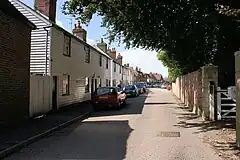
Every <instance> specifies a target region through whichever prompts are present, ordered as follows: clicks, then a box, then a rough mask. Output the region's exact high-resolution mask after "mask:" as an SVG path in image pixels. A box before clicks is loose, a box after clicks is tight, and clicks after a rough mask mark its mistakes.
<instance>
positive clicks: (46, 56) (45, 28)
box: [43, 26, 52, 75]
mask: <svg viewBox="0 0 240 160" xmlns="http://www.w3.org/2000/svg"><path fill="white" fill-rule="evenodd" d="M51 27H52V26H47V27H43V29H44V30H45V31H46V32H47V36H46V50H45V52H46V53H45V58H46V61H45V75H47V71H48V68H47V63H48V36H49V31H48V30H47V28H51Z"/></svg>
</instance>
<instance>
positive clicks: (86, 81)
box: [85, 77, 90, 93]
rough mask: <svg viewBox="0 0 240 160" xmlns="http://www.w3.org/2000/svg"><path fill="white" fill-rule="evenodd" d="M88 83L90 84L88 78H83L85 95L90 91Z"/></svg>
mask: <svg viewBox="0 0 240 160" xmlns="http://www.w3.org/2000/svg"><path fill="white" fill-rule="evenodd" d="M89 83H90V79H89V77H86V78H85V93H88V92H89V90H90V86H89Z"/></svg>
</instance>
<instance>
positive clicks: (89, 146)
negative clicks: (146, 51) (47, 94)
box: [5, 88, 221, 160]
mask: <svg viewBox="0 0 240 160" xmlns="http://www.w3.org/2000/svg"><path fill="white" fill-rule="evenodd" d="M127 103H128V104H127V106H126V107H124V108H123V109H121V110H105V111H101V112H96V113H94V114H92V115H91V116H90V117H89V118H87V119H85V120H83V121H82V122H76V123H74V124H72V125H70V126H68V127H66V128H63V129H61V130H59V131H56V132H54V133H52V134H51V136H48V137H45V138H43V139H41V140H39V141H37V142H35V143H32V144H30V145H28V146H26V147H25V148H23V149H21V150H20V151H18V152H16V153H14V154H12V155H10V156H9V157H6V158H5V159H6V160H15V159H16V160H19V159H23V160H28V159H30V160H55V159H62V160H73V159H80V160H122V159H124V160H125V159H126V160H221V157H219V156H218V155H217V153H216V151H215V150H213V149H212V148H211V146H210V145H209V144H207V143H204V142H203V139H202V137H200V136H198V135H197V134H195V133H196V132H197V131H198V128H197V127H191V128H186V127H182V126H181V124H182V123H183V122H182V119H181V118H180V117H181V116H182V115H184V114H186V113H185V111H184V110H183V109H182V107H181V106H180V105H179V102H178V101H177V100H176V99H175V97H174V96H173V95H172V93H171V91H167V90H162V89H158V88H155V89H150V91H149V93H148V95H147V94H146V95H141V96H139V97H136V98H129V99H128V101H127Z"/></svg>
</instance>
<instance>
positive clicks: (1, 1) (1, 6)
mask: <svg viewBox="0 0 240 160" xmlns="http://www.w3.org/2000/svg"><path fill="white" fill-rule="evenodd" d="M0 10H1V11H3V12H4V13H5V14H7V15H9V16H12V17H14V18H16V19H19V20H21V21H22V22H24V23H26V24H27V25H28V26H29V27H30V28H31V29H36V26H35V25H34V24H33V23H32V22H31V21H29V20H28V19H27V17H25V16H24V15H23V14H22V13H21V12H20V11H18V10H17V9H16V8H15V7H14V6H13V5H12V4H11V2H10V1H9V0H0Z"/></svg>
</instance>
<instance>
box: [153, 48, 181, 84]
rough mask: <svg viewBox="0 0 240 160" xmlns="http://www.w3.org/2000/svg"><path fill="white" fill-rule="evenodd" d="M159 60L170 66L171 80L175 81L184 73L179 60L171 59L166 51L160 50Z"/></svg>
mask: <svg viewBox="0 0 240 160" xmlns="http://www.w3.org/2000/svg"><path fill="white" fill-rule="evenodd" d="M157 58H158V60H160V61H161V62H162V64H163V65H164V66H165V67H167V68H168V79H169V80H170V81H172V82H173V81H175V80H176V78H177V77H179V76H181V75H182V70H181V68H180V67H179V64H178V62H177V61H175V60H173V59H171V58H170V57H169V56H168V54H167V52H166V51H163V50H160V51H159V52H158V54H157Z"/></svg>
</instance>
